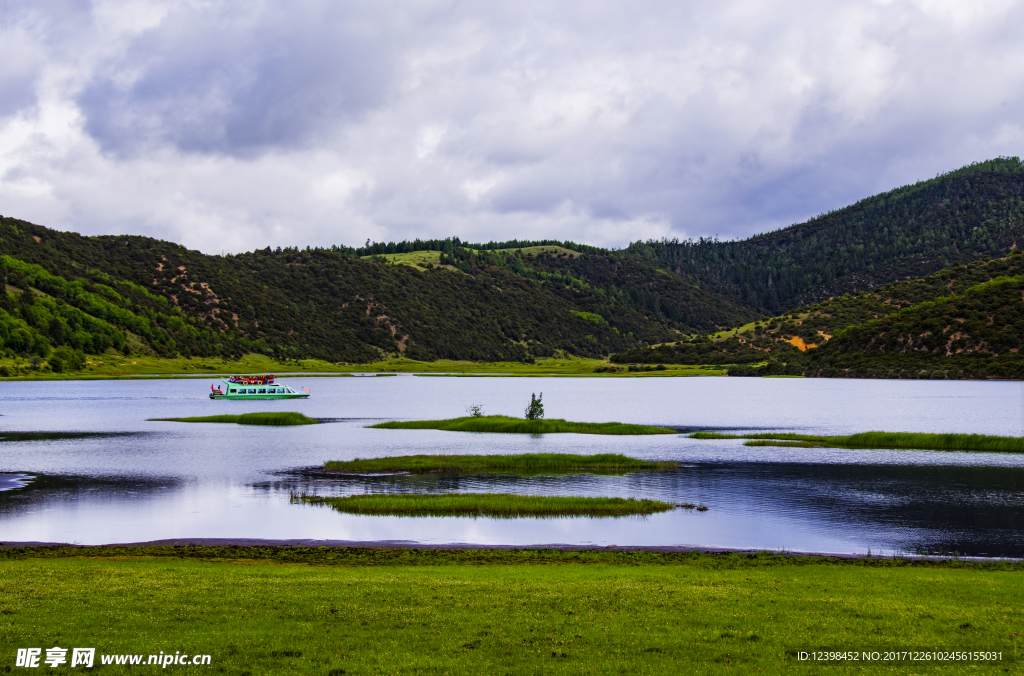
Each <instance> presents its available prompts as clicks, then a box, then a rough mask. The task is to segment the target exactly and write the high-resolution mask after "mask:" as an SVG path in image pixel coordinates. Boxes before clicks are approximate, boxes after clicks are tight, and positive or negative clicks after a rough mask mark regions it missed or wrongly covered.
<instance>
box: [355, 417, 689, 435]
mask: <svg viewBox="0 0 1024 676" xmlns="http://www.w3.org/2000/svg"><path fill="white" fill-rule="evenodd" d="M367 427H371V428H375V429H387V430H445V431H448V432H500V433H504V434H561V433H574V434H622V435H633V434H677V432H676V430H673V429H670V428H668V427H652V426H651V425H629V424H626V423H617V422H606V423H585V422H571V421H568V420H560V419H557V418H555V419H543V418H542V419H539V420H527V419H526V418H513V417H510V416H505V415H483V416H465V417H462V418H450V419H448V420H402V421H391V422H383V423H377V424H376V425H368V426H367Z"/></svg>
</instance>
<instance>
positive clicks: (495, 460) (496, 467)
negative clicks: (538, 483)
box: [324, 453, 679, 474]
mask: <svg viewBox="0 0 1024 676" xmlns="http://www.w3.org/2000/svg"><path fill="white" fill-rule="evenodd" d="M678 466H679V463H677V462H673V461H651V460H641V459H639V458H631V457H629V456H627V455H622V454H621V453H599V454H597V455H575V454H573V453H523V454H519V455H401V456H392V457H387V458H367V459H360V458H356V459H355V460H330V461H328V462H325V463H324V469H326V470H329V471H332V472H343V473H348V474H374V473H394V472H412V473H426V472H475V473H505V472H508V473H521V472H602V471H603V472H623V471H625V472H629V471H638V470H654V469H672V468H675V467H678Z"/></svg>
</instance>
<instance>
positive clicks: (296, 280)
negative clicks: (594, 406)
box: [0, 218, 752, 362]
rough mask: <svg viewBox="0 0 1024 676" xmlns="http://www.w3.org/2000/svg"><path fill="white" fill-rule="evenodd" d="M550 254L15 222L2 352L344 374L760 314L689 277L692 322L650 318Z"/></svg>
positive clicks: (643, 270) (641, 266) (665, 332)
mask: <svg viewBox="0 0 1024 676" xmlns="http://www.w3.org/2000/svg"><path fill="white" fill-rule="evenodd" d="M546 248H547V249H548V251H545V250H544V249H536V250H534V251H529V250H527V251H526V252H525V253H524V252H523V251H519V250H512V251H491V250H488V249H481V250H472V249H464V248H459V249H450V251H451V256H450V257H449V256H448V255H447V254H445V253H443V252H441V253H439V254H437V256H438V260H439V262H444V263H445V264H446V265H447V268H444V267H438V266H435V265H433V264H429V260H428V261H427V263H424V264H423V266H422V267H421V266H417V265H416V264H415V263H416V262H419V261H416V260H410V261H409V262H411V263H412V264H411V265H410V264H393V263H390V262H388V261H386V260H383V256H381V255H373V256H371V257H370V258H360V257H356V256H354V255H353V253H352V252H345V251H330V250H323V249H306V250H299V249H284V250H281V249H278V250H271V249H269V248H267V249H263V250H259V251H254V252H249V253H244V254H240V255H234V256H232V255H228V256H208V255H205V254H202V253H200V252H197V251H190V250H188V249H185V248H184V247H181V246H178V245H176V244H173V243H170V242H164V241H160V240H154V239H150V238H145V237H134V236H131V237H128V236H125V237H112V236H104V237H82V236H80V235H78V234H76V233H68V232H58V231H54V230H50V229H47V228H44V227H42V226H38V225H33V224H31V223H27V222H25V221H20V220H17V219H13V218H3V219H0V254H2V255H3V256H4V257H3V258H2V259H0V262H2V263H3V269H2V270H0V274H3V275H4V276H5V278H6V282H7V289H8V293H7V294H6V295H4V294H0V296H3V297H2V298H0V305H3V307H2V308H0V340H2V341H3V344H2V349H3V350H4V353H5V354H6V355H7V356H12V355H22V356H29V355H36V356H38V357H39V358H46V357H47V356H48V355H49V353H50V351H51V350H52V349H54V348H58V347H67V348H68V349H70V350H73V351H75V352H76V353H77V355H78V357H77V358H76V359H74V360H71V361H81V357H82V355H83V354H86V353H99V352H102V351H103V350H104V349H108V348H112V349H115V350H118V351H125V350H128V351H132V352H135V353H139V354H153V355H158V356H173V355H175V354H182V355H185V356H193V355H194V356H202V357H208V356H235V357H237V356H238V355H241V354H243V353H246V352H257V353H262V354H266V355H268V356H274V357H278V358H317V359H323V360H327V361H331V362H342V361H344V362H370V361H377V360H378V359H380V358H381V357H382V356H384V355H387V354H403V355H404V356H406V357H409V358H411V359H418V360H425V361H432V360H436V359H461V360H474V361H530V360H532V359H534V358H536V357H545V356H551V355H554V354H558V353H564V354H573V355H578V356H585V357H601V356H604V355H607V354H609V353H610V352H613V351H617V350H622V349H627V348H629V347H633V346H638V345H643V344H646V343H656V342H663V341H665V340H671V339H674V338H677V337H678V336H679V335H681V334H683V333H690V332H693V331H701V330H713V329H714V328H715V327H716V326H718V325H721V324H724V323H729V322H731V321H735V320H736V319H737V318H745V317H749V316H751V315H752V310H750V309H749V308H745V307H743V306H742V305H741V304H739V303H737V302H735V301H732V300H731V299H729V298H727V297H718V296H716V295H715V294H701V293H699V292H698V290H697V289H695V288H694V287H693V285H692V284H691V283H689V282H686V281H684V280H678V279H672V280H660V283H661V285H662V286H663V287H665V289H667V291H666V293H667V294H671V295H672V297H674V298H676V299H678V302H680V303H692V304H693V308H694V311H693V312H691V313H688V314H681V313H678V312H676V313H669V314H665V313H663V312H651V311H649V310H648V309H647V308H645V307H643V306H642V305H638V304H636V303H634V302H633V300H632V297H631V296H629V295H628V293H626V294H624V293H622V292H621V290H620V287H619V286H618V285H616V284H614V283H611V284H609V285H608V286H607V287H602V286H597V285H595V284H592V283H589V282H584V281H582V280H580V279H578V278H576V277H574V276H573V275H572V274H571V273H567V272H561V271H554V272H548V271H545V270H543V269H539V268H537V267H535V265H534V260H535V259H536V258H537V257H538V256H541V257H543V256H550V257H552V258H554V257H557V256H559V255H561V256H563V257H566V256H569V255H570V254H565V253H563V252H560V251H558V252H553V251H550V247H546ZM589 251H590V252H589V253H586V254H583V255H582V256H580V255H579V254H571V255H576V256H577V257H579V258H588V257H593V258H595V259H601V261H602V262H601V263H598V265H604V266H605V267H606V268H612V267H614V266H615V265H622V264H621V263H617V262H615V261H613V260H612V258H613V254H611V253H608V252H602V251H601V250H597V249H593V248H590V250H589ZM405 253H409V252H402V253H401V254H399V255H404V254H405ZM441 257H444V258H445V261H440V258H441ZM409 258H410V259H412V256H410V257H409ZM625 267H626V269H628V271H629V273H628V275H630V276H632V278H633V279H632V281H631V282H626V283H624V284H623V286H626V287H628V284H630V283H632V284H633V285H635V286H643V285H645V284H646V283H647V282H646V281H645V280H646V277H652V276H655V275H658V274H660V273H656V272H655V271H654V268H653V267H652V266H651V265H650V264H649V263H647V262H645V261H632V260H630V261H628V262H627V264H626V266H625ZM645 276H646V277H645ZM26 290H27V291H28V292H29V293H28V294H26V293H25V291H26Z"/></svg>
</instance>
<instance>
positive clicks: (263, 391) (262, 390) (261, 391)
mask: <svg viewBox="0 0 1024 676" xmlns="http://www.w3.org/2000/svg"><path fill="white" fill-rule="evenodd" d="M266 393H267V388H265V387H261V388H260V391H259V394H266Z"/></svg>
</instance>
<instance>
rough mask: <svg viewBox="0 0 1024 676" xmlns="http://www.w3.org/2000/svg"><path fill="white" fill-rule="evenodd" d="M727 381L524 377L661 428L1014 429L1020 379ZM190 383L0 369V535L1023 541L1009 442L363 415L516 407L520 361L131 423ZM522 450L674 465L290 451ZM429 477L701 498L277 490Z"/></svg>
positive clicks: (523, 394) (575, 406) (184, 407)
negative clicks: (750, 442) (547, 427)
mask: <svg viewBox="0 0 1024 676" xmlns="http://www.w3.org/2000/svg"><path fill="white" fill-rule="evenodd" d="M738 380H740V379H732V380H731V381H730V379H658V380H654V379H651V380H640V379H635V380H634V379H630V380H614V379H608V380H600V381H596V380H583V379H554V380H548V381H545V382H544V391H545V404H547V405H548V406H549V407H550V409H551V410H549V414H550V415H552V416H553V417H555V416H557V417H565V418H568V419H576V420H593V421H598V422H600V421H607V420H618V421H622V422H632V423H641V424H654V425H661V426H667V427H673V428H676V429H678V430H692V429H698V428H699V429H722V430H738V431H739V430H751V429H769V430H792V431H804V432H810V433H822V434H829V433H848V432H855V431H865V430H868V429H891V430H897V429H904V430H908V431H951V432H977V433H995V434H1011V433H1016V430H1018V429H1019V416H1020V410H1021V408H1020V388H1019V386H1018V385H1016V384H1013V383H963V382H959V383H958V382H945V381H937V382H931V381H920V382H919V381H909V382H898V381H895V382H894V381H889V382H887V381H845V382H837V381H825V380H819V381H814V380H806V381H795V380H774V381H770V380H764V381H762V380H761V379H757V382H749V381H750V380H753V379H744V381H741V382H737V381H738ZM289 384H291V381H289ZM295 384H296V385H299V384H300V383H298V382H296V383H295ZM196 388H197V384H196V383H195V382H190V381H167V382H154V381H140V382H79V383H19V384H11V383H3V384H0V403H3V404H4V411H5V414H4V416H3V417H2V418H0V427H2V428H3V429H2V430H0V440H2V441H3V442H4V443H2V444H0V472H3V474H0V539H3V540H4V541H54V542H81V543H96V544H98V543H109V542H135V541H149V540H158V539H167V538H203V537H205V538H267V539H340V540H389V541H416V542H473V543H481V544H543V543H578V544H600V545H607V544H618V545H627V544H636V545H643V544H647V545H699V546H718V547H738V548H766V549H782V548H788V549H793V550H801V551H828V552H865V551H867V550H868V549H869V548H870V549H871V550H872V551H875V552H878V551H887V552H915V551H937V552H946V553H952V552H954V551H955V552H960V553H963V554H971V555H988V556H1024V537H1022V536H1024V518H1022V517H1024V457H1022V456H1019V455H1012V454H985V453H936V452H918V451H872V450H847V449H797V448H764V447H762V448H750V447H744V446H743V445H742V442H741V441H728V440H726V441H698V440H692V439H688V438H686V437H685V436H681V435H663V436H658V437H597V436H593V435H534V436H521V435H498V434H465V433H454V432H436V431H428V432H420V431H407V430H372V429H366V428H365V427H364V425H366V424H368V423H370V422H376V421H379V420H381V419H397V418H437V417H448V416H455V415H460V414H461V413H462V412H463V408H464V405H465V403H466V402H478V401H483V402H485V403H486V404H487V405H488V411H489V412H495V413H512V414H515V413H517V412H519V411H521V408H522V406H521V403H522V400H523V399H525V400H527V401H528V400H529V393H530V391H531V390H532V391H536V390H537V389H539V387H538V386H537V383H536V382H530V379H493V378H436V377H435V378H411V377H402V378H339V379H319V380H318V381H317V383H316V392H317V395H316V398H314V399H310V400H306V401H303V402H283V403H282V402H255V403H251V402H230V403H229V405H230V404H234V405H233V406H231V411H230V412H232V413H247V412H250V411H253V410H301V411H302V412H303V413H305V414H306V415H309V416H310V417H316V418H318V419H321V420H324V421H329V422H326V423H325V424H322V425H312V426H305V427H302V428H298V429H296V428H244V427H238V426H234V425H204V424H176V423H166V422H147V420H146V419H147V418H157V417H186V416H191V415H203V414H209V413H211V412H222V411H223V410H226V409H224V404H223V402H214V403H212V404H211V402H210V400H209V399H207V398H204V397H202V396H197V395H196V394H195V390H196ZM549 400H550V402H551V403H550V404H549V403H548V402H549ZM54 402H57V403H54ZM623 402H626V403H625V404H624V403H623ZM792 402H799V404H800V405H799V406H793V405H792ZM218 405H219V406H220V407H219V408H218ZM506 409H507V410H506ZM1010 428H1013V429H1010ZM40 430H49V431H47V432H41V431H40ZM525 452H532V453H547V452H551V453H604V452H621V453H625V454H627V455H632V456H635V457H641V458H647V459H654V460H676V461H679V462H681V466H680V467H679V469H677V470H672V471H657V472H635V473H630V474H602V475H591V474H562V475H530V476H515V475H452V474H416V475H413V474H397V475H388V476H339V475H325V474H322V473H318V472H317V471H315V470H312V469H311V468H315V467H317V466H319V465H321V464H322V463H323V462H324V461H325V460H348V459H353V458H356V457H374V456H382V455H411V454H417V453H448V454H458V453H525ZM449 491H456V492H476V491H499V492H509V493H521V494H542V495H581V496H618V497H644V498H652V499H658V500H664V501H666V502H672V503H695V504H704V505H707V506H708V507H709V511H708V512H706V513H703V514H701V513H695V512H686V511H683V510H676V511H673V512H669V513H665V514H657V515H652V516H650V517H646V518H636V517H629V518H619V519H600V520H595V519H580V518H565V519H518V520H494V519H486V518H463V517H458V518H423V517H416V518H411V517H370V516H357V515H345V514H338V513H336V512H333V511H332V510H329V509H325V508H323V507H318V506H309V505H290V504H288V496H289V495H290V494H291V493H292V492H300V493H301V492H306V493H315V494H318V495H325V496H327V495H339V496H340V495H351V494H356V493H368V492H449Z"/></svg>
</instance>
